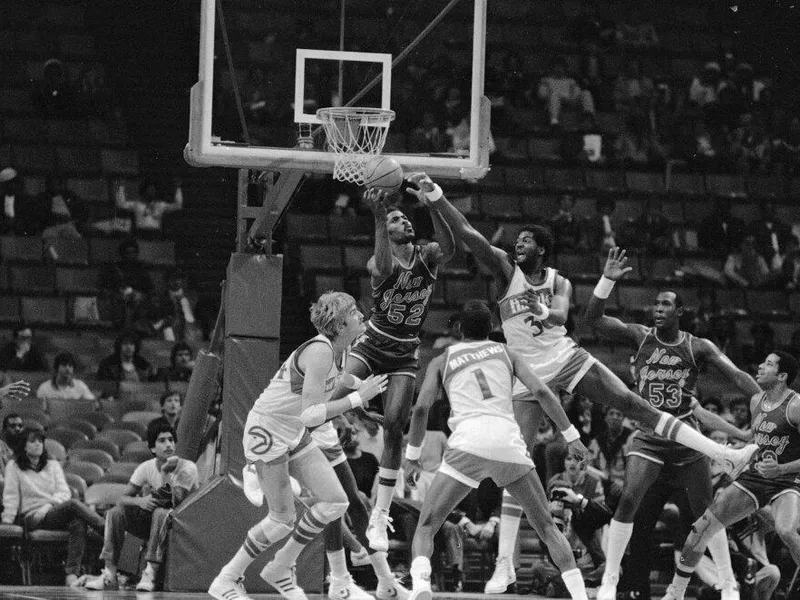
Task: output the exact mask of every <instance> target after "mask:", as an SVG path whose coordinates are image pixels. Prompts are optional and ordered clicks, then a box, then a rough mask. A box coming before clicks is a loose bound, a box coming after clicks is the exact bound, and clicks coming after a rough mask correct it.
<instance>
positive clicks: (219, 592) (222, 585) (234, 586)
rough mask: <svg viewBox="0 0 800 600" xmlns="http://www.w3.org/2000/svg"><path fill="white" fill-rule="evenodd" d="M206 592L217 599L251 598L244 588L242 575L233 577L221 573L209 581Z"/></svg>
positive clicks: (238, 599) (244, 599)
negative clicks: (209, 585) (209, 584)
mask: <svg viewBox="0 0 800 600" xmlns="http://www.w3.org/2000/svg"><path fill="white" fill-rule="evenodd" d="M208 593H209V595H210V596H212V597H213V598H216V599H217V600H253V599H252V598H251V597H250V596H248V595H247V590H245V589H244V577H239V578H238V579H234V578H233V577H230V576H228V575H224V574H222V573H220V574H219V575H217V576H216V577H215V578H214V581H212V582H211V587H210V588H208Z"/></svg>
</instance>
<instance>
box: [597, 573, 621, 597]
mask: <svg viewBox="0 0 800 600" xmlns="http://www.w3.org/2000/svg"><path fill="white" fill-rule="evenodd" d="M618 583H619V573H604V574H603V581H602V582H601V583H600V587H599V588H597V600H617V584H618Z"/></svg>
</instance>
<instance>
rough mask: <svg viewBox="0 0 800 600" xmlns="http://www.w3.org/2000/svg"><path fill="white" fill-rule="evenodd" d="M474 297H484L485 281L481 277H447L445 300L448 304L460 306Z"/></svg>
mask: <svg viewBox="0 0 800 600" xmlns="http://www.w3.org/2000/svg"><path fill="white" fill-rule="evenodd" d="M474 298H479V299H484V298H486V281H485V280H484V279H483V277H480V276H477V277H470V278H467V279H462V278H458V279H456V278H452V277H448V278H447V281H446V282H445V302H446V303H447V305H448V306H452V307H454V308H461V306H462V305H463V304H464V302H466V301H467V300H471V299H474Z"/></svg>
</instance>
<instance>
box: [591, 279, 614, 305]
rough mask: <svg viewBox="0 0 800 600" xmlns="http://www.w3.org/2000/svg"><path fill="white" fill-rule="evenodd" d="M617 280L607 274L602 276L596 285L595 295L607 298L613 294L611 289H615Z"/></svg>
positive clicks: (602, 298)
mask: <svg viewBox="0 0 800 600" xmlns="http://www.w3.org/2000/svg"><path fill="white" fill-rule="evenodd" d="M616 283H617V282H616V281H614V280H613V279H609V278H608V277H606V276H605V275H603V276H602V277H600V281H598V282H597V285H596V286H595V287H594V295H595V296H597V297H598V298H600V299H601V300H605V299H606V298H608V297H609V296H610V295H611V290H613V289H614V285H615V284H616Z"/></svg>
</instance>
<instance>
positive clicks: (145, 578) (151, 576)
mask: <svg viewBox="0 0 800 600" xmlns="http://www.w3.org/2000/svg"><path fill="white" fill-rule="evenodd" d="M155 587H156V572H155V571H154V570H153V567H151V566H150V565H147V567H145V569H144V571H142V576H141V577H140V578H139V583H137V584H136V591H137V592H152V591H153V590H154V589H155Z"/></svg>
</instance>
